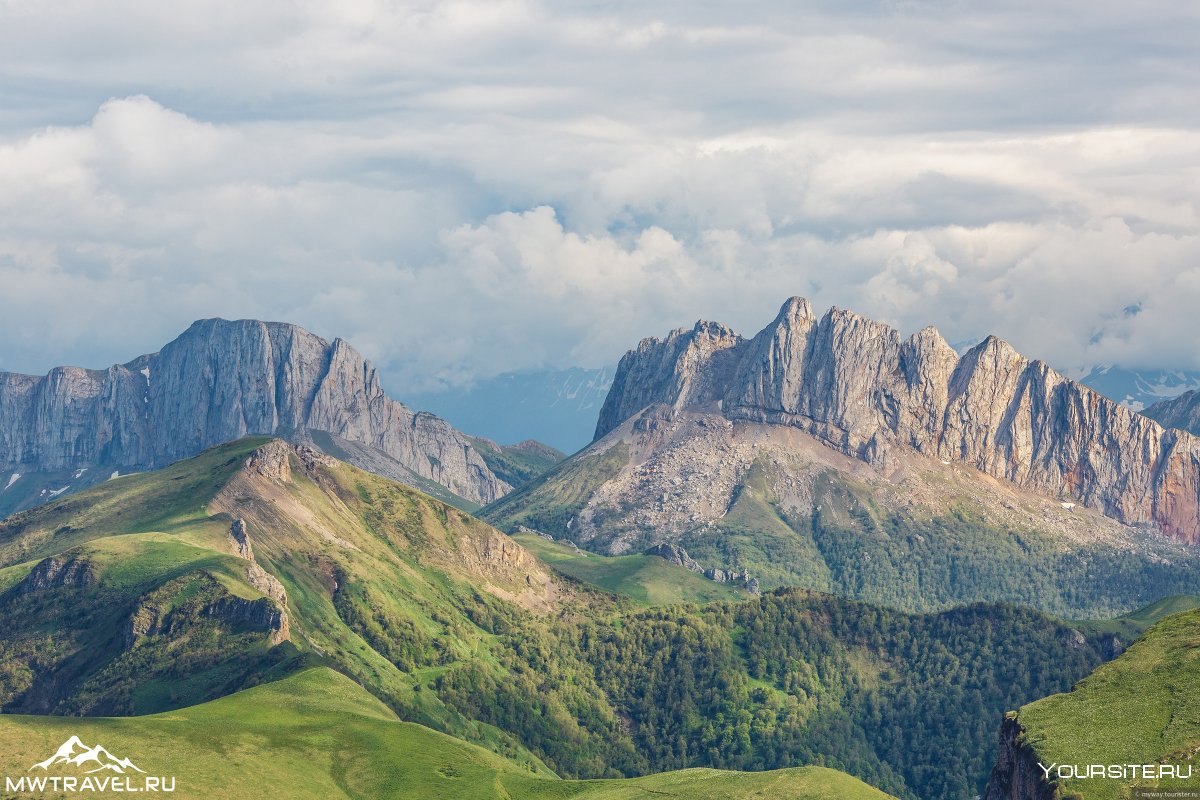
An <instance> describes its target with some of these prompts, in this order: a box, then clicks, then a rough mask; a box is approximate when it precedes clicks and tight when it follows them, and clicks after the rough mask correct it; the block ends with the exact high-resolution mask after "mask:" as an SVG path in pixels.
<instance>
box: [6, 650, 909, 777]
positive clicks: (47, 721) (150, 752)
mask: <svg viewBox="0 0 1200 800" xmlns="http://www.w3.org/2000/svg"><path fill="white" fill-rule="evenodd" d="M72 735H75V736H78V737H80V739H81V740H82V741H83V742H84V743H85V744H87V745H88V746H91V745H94V744H97V743H100V744H103V745H104V747H105V748H106V749H107V750H108V751H110V752H111V753H113V754H114V755H116V756H117V757H119V758H129V759H130V760H132V761H133V762H134V763H135V764H136V765H137V766H138V767H140V768H141V769H144V770H146V771H147V773H148V774H150V775H152V776H156V777H157V776H164V777H173V778H174V779H175V785H176V790H175V792H174V793H172V794H171V796H172V797H178V798H181V800H183V799H185V798H202V799H203V800H239V799H241V798H260V797H272V798H281V799H285V798H286V799H288V800H291V799H292V798H295V800H301V798H314V800H316V799H317V798H320V800H329V798H362V799H363V800H388V799H390V798H397V799H399V798H411V799H412V800H426V799H428V800H436V799H438V798H441V799H443V800H451V799H452V798H461V799H462V800H485V799H486V798H497V800H500V798H503V799H504V800H543V798H544V799H545V800H551V799H552V798H553V799H557V798H578V800H609V799H610V798H612V799H613V800H615V799H616V798H634V797H645V796H648V795H656V794H660V793H670V794H677V795H683V796H687V797H691V798H698V799H699V800H704V798H722V799H723V800H724V799H725V798H730V799H732V800H737V799H738V798H751V797H764V796H768V793H769V796H773V797H794V798H797V800H809V799H810V798H811V800H835V799H836V798H846V799H847V800H860V799H861V800H885V798H886V797H887V795H885V794H883V793H882V792H880V791H878V790H876V789H872V788H871V787H869V786H867V785H865V784H863V783H861V782H860V781H857V780H855V779H854V778H851V777H849V776H847V775H844V774H841V773H838V772H835V771H833V770H828V769H821V768H816V767H814V768H801V769H790V770H780V771H776V772H769V773H759V774H738V773H728V772H718V771H715V770H689V771H687V772H682V773H667V774H662V775H654V776H650V777H646V778H639V779H633V780H608V781H562V780H557V779H554V778H550V777H537V776H534V775H531V774H530V773H529V772H528V770H526V769H524V768H522V767H520V766H518V765H516V764H514V763H513V762H511V761H508V760H506V759H504V758H501V757H499V756H497V755H495V754H494V753H491V752H489V751H487V750H484V749H482V748H479V747H476V746H473V745H469V744H467V743H465V742H462V741H459V740H457V739H453V738H451V737H449V736H445V735H443V734H439V733H437V732H435V731H431V730H429V729H428V728H425V727H422V726H420V725H415V724H412V723H406V722H401V721H400V720H399V719H397V717H396V716H395V714H394V713H392V711H391V710H389V709H388V708H387V706H385V705H384V704H383V703H381V702H380V701H379V700H377V699H376V698H374V697H372V696H371V695H370V694H369V693H367V692H366V691H365V690H363V689H362V687H360V686H358V685H357V684H356V683H354V682H353V681H351V680H349V679H348V678H346V677H345V676H343V675H340V674H338V673H336V672H334V671H332V670H329V669H310V670H307V671H304V672H301V673H299V674H296V675H294V676H292V677H290V678H287V679H285V680H281V681H278V682H275V683H270V684H266V685H263V686H259V687H256V688H253V689H248V690H246V691H243V692H239V693H237V694H234V695H232V696H230V697H226V698H222V699H220V700H216V701H213V702H210V703H206V704H203V705H199V706H193V707H190V708H184V709H179V710H177V711H172V712H170V713H166V714H158V715H152V716H146V717H135V718H127V719H63V718H54V717H28V716H12V715H5V716H0V770H3V772H4V773H5V774H7V775H9V776H13V777H20V776H30V777H38V776H40V775H51V774H63V775H70V774H75V775H78V774H80V773H79V771H78V768H74V767H70V766H61V767H60V766H55V767H52V768H51V771H45V772H43V771H41V770H34V771H32V772H31V771H29V766H30V765H31V764H33V763H35V762H38V761H41V760H43V759H45V758H47V757H48V756H49V755H51V754H53V753H54V752H55V750H56V749H57V747H58V746H59V745H60V744H61V743H62V742H63V741H65V740H66V739H68V738H69V737H70V736H72ZM139 778H140V776H137V775H135V780H137V779H139ZM118 794H119V793H112V794H104V793H100V795H99V796H117V795H118Z"/></svg>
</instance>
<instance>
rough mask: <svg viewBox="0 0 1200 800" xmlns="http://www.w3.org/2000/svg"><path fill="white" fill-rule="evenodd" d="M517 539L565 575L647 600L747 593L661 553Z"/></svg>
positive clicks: (702, 600) (538, 538)
mask: <svg viewBox="0 0 1200 800" xmlns="http://www.w3.org/2000/svg"><path fill="white" fill-rule="evenodd" d="M513 539H515V540H516V541H518V542H520V543H521V546H522V547H524V548H525V549H526V550H528V551H529V552H531V553H533V554H534V555H535V556H537V557H538V558H540V559H541V560H542V561H544V562H545V563H547V564H549V565H550V566H551V567H553V568H554V569H555V570H557V571H558V572H561V573H562V574H563V575H568V576H570V577H572V578H575V579H576V580H580V581H583V582H584V583H588V584H591V585H593V586H596V587H598V588H601V589H604V590H605V591H609V592H612V593H613V594H619V595H624V596H626V597H629V598H632V599H633V600H634V601H636V602H637V603H639V604H641V605H652V606H662V605H672V604H679V603H707V602H710V601H712V600H739V599H743V598H745V597H746V594H745V592H743V591H741V590H740V589H738V588H737V587H735V586H732V585H730V584H725V583H715V582H713V581H710V580H708V579H707V578H705V577H703V576H701V575H697V574H696V573H694V572H691V571H690V570H687V569H684V568H683V567H681V566H679V565H677V564H672V563H670V562H668V561H666V560H664V559H661V558H659V557H658V556H643V555H638V556H602V555H597V554H596V553H589V552H587V551H585V550H580V549H578V548H576V547H572V546H571V545H569V544H564V543H562V542H552V541H549V540H547V539H544V538H542V537H541V536H537V535H535V534H529V533H522V534H517V535H516V536H514V537H513Z"/></svg>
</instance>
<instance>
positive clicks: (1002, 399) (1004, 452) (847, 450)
mask: <svg viewBox="0 0 1200 800" xmlns="http://www.w3.org/2000/svg"><path fill="white" fill-rule="evenodd" d="M652 410H653V413H654V414H660V415H661V414H662V413H663V412H664V411H665V412H666V413H667V414H677V413H679V412H683V411H688V410H690V411H708V412H716V413H718V414H719V415H720V416H721V417H724V418H725V419H726V420H729V421H731V422H755V423H765V424H768V425H772V426H786V427H788V428H794V429H798V430H800V431H803V432H804V433H806V434H809V435H811V436H812V437H815V438H816V439H817V440H819V441H820V442H822V443H823V444H825V445H827V446H829V447H831V448H834V449H835V450H838V451H840V452H841V453H844V454H846V455H848V456H851V457H852V458H855V459H858V460H861V461H864V462H867V463H869V464H871V465H874V466H877V467H879V468H881V469H884V470H886V469H887V468H888V466H889V464H891V463H894V462H895V461H896V460H897V459H902V458H904V457H905V454H906V453H912V452H915V453H918V454H922V455H925V456H929V457H931V458H934V459H940V460H942V461H944V462H946V463H948V464H958V465H963V466H966V467H970V468H973V469H975V470H978V471H980V472H982V473H984V474H986V475H989V476H992V477H994V478H999V479H1002V480H1004V481H1007V482H1009V483H1011V484H1014V485H1015V486H1017V487H1020V488H1022V489H1027V490H1031V491H1034V492H1037V493H1040V494H1042V495H1048V496H1050V497H1053V498H1055V499H1059V500H1062V501H1063V502H1065V503H1069V504H1071V505H1074V504H1076V503H1078V504H1079V505H1081V506H1086V507H1088V508H1090V509H1094V510H1097V511H1099V512H1101V513H1102V514H1104V515H1106V516H1108V517H1111V518H1113V519H1115V520H1117V521H1119V522H1121V523H1124V524H1127V525H1145V526H1153V527H1155V528H1157V529H1158V530H1160V531H1162V532H1164V533H1166V534H1168V535H1169V536H1171V537H1173V538H1175V539H1178V540H1180V541H1184V542H1188V543H1196V542H1198V541H1200V439H1197V438H1196V437H1195V436H1192V435H1190V434H1188V433H1186V432H1183V431H1179V430H1172V429H1166V428H1164V427H1163V426H1162V425H1160V424H1158V423H1157V422H1155V421H1153V420H1151V419H1148V418H1147V417H1145V416H1142V415H1139V414H1137V413H1135V412H1133V411H1131V410H1130V409H1128V408H1125V407H1123V406H1121V405H1119V404H1118V403H1116V402H1113V401H1112V400H1109V399H1108V398H1106V397H1104V396H1102V395H1100V394H1099V393H1097V392H1095V391H1093V390H1091V389H1089V388H1087V387H1086V386H1083V385H1082V384H1079V383H1076V382H1074V381H1071V380H1069V379H1067V378H1065V377H1063V376H1062V375H1060V374H1059V373H1057V372H1055V371H1054V370H1053V369H1051V368H1050V367H1049V366H1048V365H1047V364H1045V363H1044V362H1042V361H1038V360H1030V359H1028V358H1025V357H1024V356H1022V355H1021V354H1020V353H1018V352H1016V351H1015V350H1014V349H1013V348H1012V347H1011V346H1010V345H1009V344H1007V343H1006V342H1004V341H1001V340H1000V339H998V338H996V337H994V336H993V337H988V338H987V339H985V340H984V341H982V342H980V343H979V344H978V345H976V346H975V347H973V348H971V349H970V350H969V351H968V352H966V353H965V354H963V355H961V356H960V355H959V354H958V353H957V352H956V351H955V350H954V349H953V348H952V347H951V346H950V345H949V344H947V343H946V341H945V340H944V339H943V338H942V337H941V335H940V334H939V333H938V332H937V330H935V329H934V328H925V329H924V330H922V331H920V332H918V333H915V334H913V335H912V336H909V337H907V338H906V337H903V336H902V335H901V334H900V332H899V331H898V330H896V329H895V328H892V327H890V326H888V325H885V324H883V323H880V322H876V321H874V320H870V319H867V318H865V317H862V316H859V315H857V314H854V313H852V312H850V311H845V310H842V309H838V308H833V309H830V310H829V311H828V312H827V313H826V314H825V315H824V316H822V317H819V318H818V317H817V316H816V315H815V314H814V313H813V308H812V305H811V304H810V303H809V302H808V301H807V300H805V299H803V298H792V299H790V300H788V301H787V302H786V303H785V304H784V305H783V308H782V309H781V310H780V312H779V315H778V316H777V317H776V318H775V320H774V321H773V322H771V324H769V325H768V326H767V327H766V328H764V329H763V330H762V331H760V332H759V333H758V334H757V335H756V336H754V337H753V338H751V339H746V338H744V337H742V336H740V335H738V334H737V333H735V332H734V331H732V330H730V329H729V328H727V327H725V326H723V325H719V324H715V323H711V322H699V323H697V324H696V326H695V327H694V328H692V329H690V330H687V329H680V330H676V331H673V332H672V333H671V334H669V335H668V336H667V337H666V338H665V339H657V338H651V339H645V340H643V341H642V342H641V343H640V344H639V345H638V347H637V348H636V349H635V350H632V351H630V352H629V353H627V354H626V355H625V357H624V358H622V359H621V363H620V366H619V368H618V371H617V375H616V378H615V380H614V382H613V387H612V390H611V392H610V393H609V395H608V398H607V399H606V401H605V403H604V407H603V409H602V410H601V413H600V419H599V422H598V425H597V428H596V439H597V440H600V439H603V438H604V437H605V436H606V435H609V434H610V433H612V432H613V431H615V430H616V429H617V428H618V427H619V426H620V425H622V424H623V423H624V422H626V421H627V420H629V419H631V418H634V417H638V416H643V417H644V416H645V415H647V414H648V413H651V411H652Z"/></svg>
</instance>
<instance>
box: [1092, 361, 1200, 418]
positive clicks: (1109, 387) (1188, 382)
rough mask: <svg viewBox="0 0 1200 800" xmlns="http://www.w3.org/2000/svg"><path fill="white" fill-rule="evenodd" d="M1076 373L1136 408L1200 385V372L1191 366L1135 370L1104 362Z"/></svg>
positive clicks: (1117, 399)
mask: <svg viewBox="0 0 1200 800" xmlns="http://www.w3.org/2000/svg"><path fill="white" fill-rule="evenodd" d="M1075 373H1076V374H1075V376H1074V377H1075V380H1077V381H1079V382H1080V383H1082V384H1083V385H1085V386H1089V387H1091V388H1092V389H1095V390H1096V391H1097V392H1100V394H1102V395H1104V396H1105V397H1108V398H1110V399H1112V400H1116V401H1117V402H1118V403H1120V404H1121V405H1123V406H1126V407H1127V408H1130V409H1132V410H1134V411H1142V410H1144V409H1146V408H1149V407H1150V406H1152V405H1154V404H1155V403H1159V402H1162V401H1163V400H1169V399H1171V398H1173V397H1178V396H1179V395H1181V394H1183V393H1184V392H1186V391H1189V390H1191V389H1200V372H1196V371H1189V370H1172V369H1146V370H1134V369H1126V368H1125V367H1117V366H1103V365H1100V366H1094V367H1085V368H1083V369H1081V370H1076V371H1075Z"/></svg>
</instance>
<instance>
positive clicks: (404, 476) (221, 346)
mask: <svg viewBox="0 0 1200 800" xmlns="http://www.w3.org/2000/svg"><path fill="white" fill-rule="evenodd" d="M252 434H264V435H281V436H286V437H288V438H289V439H292V440H293V441H303V442H307V443H309V444H311V445H314V446H316V447H318V448H321V449H324V450H328V451H330V452H333V453H336V454H337V455H338V456H339V457H341V458H344V459H346V460H348V461H351V462H354V463H357V464H361V465H362V466H363V467H364V468H367V469H370V470H372V471H374V472H378V473H380V474H384V475H388V476H390V477H392V478H395V479H397V480H400V481H404V482H406V483H409V484H411V485H414V486H419V487H421V488H423V489H425V490H426V491H430V492H432V493H434V494H437V495H439V496H442V497H443V498H444V499H453V498H459V499H460V500H462V501H465V502H466V503H467V504H472V505H478V504H482V503H488V502H491V501H493V500H495V499H497V498H498V497H500V496H501V495H503V494H505V493H506V492H508V491H509V490H510V489H511V486H510V485H509V484H508V483H507V482H505V481H504V480H502V479H501V478H499V477H497V475H496V474H495V472H493V471H492V469H491V468H490V467H489V465H488V462H487V460H486V459H485V458H484V457H483V456H482V455H481V454H480V453H479V452H478V451H477V450H476V449H475V447H474V446H473V445H472V443H471V442H470V441H469V440H468V439H467V438H466V437H465V436H464V435H463V434H461V433H460V432H459V431H457V430H455V429H454V428H453V427H451V426H450V425H449V424H448V423H447V422H445V421H444V420H442V419H440V418H438V417H436V416H434V415H432V414H428V413H420V412H413V411H412V410H410V409H409V408H408V407H407V406H405V405H404V404H402V403H400V402H397V401H395V400H393V399H391V398H390V397H388V396H387V395H386V394H385V393H384V391H383V389H382V387H381V386H380V383H379V376H378V373H377V371H376V369H375V367H374V366H373V365H372V364H371V363H370V362H369V361H367V360H366V359H364V358H363V357H362V355H360V354H359V353H358V352H357V351H356V350H355V349H354V348H353V347H351V346H350V345H349V344H348V343H347V342H345V341H344V340H342V339H334V340H333V342H328V341H326V340H324V339H322V338H320V337H318V336H315V335H314V334H312V333H309V332H308V331H306V330H304V329H303V328H299V327H297V326H295V325H288V324H284V323H276V322H260V321H257V320H238V321H233V322H230V321H226V320H221V319H208V320H201V321H199V322H196V323H195V324H193V325H192V326H191V327H190V328H188V329H187V330H186V331H185V332H184V333H183V334H182V335H181V336H179V337H178V338H177V339H175V340H174V341H172V342H170V343H169V344H167V345H166V346H164V347H163V348H162V350H160V351H159V352H157V353H152V354H150V355H143V356H140V357H138V358H136V359H134V360H133V361H130V362H128V363H126V364H120V365H114V366H112V367H109V368H107V369H104V370H90V369H82V368H79V367H57V368H55V369H53V370H51V371H50V372H49V373H48V374H47V375H45V376H41V377H35V376H30V375H19V374H13V373H0V474H2V475H3V477H2V478H0V480H3V481H5V482H6V485H5V486H4V487H3V490H2V491H0V514H6V513H11V512H12V511H14V510H18V509H20V508H23V507H28V506H30V505H35V504H37V503H39V502H45V501H46V500H49V499H52V498H54V497H56V496H58V495H60V494H62V493H64V492H70V491H77V490H78V489H81V488H85V487H87V486H89V485H94V484H96V483H98V482H100V481H103V480H107V479H108V478H110V477H112V476H115V475H118V474H127V473H129V472H140V471H143V470H147V469H155V468H158V467H162V466H165V465H167V464H169V463H172V462H174V461H177V460H179V459H181V458H186V457H188V456H192V455H195V454H196V453H199V452H200V451H201V450H204V449H205V448H208V447H212V446H213V445H216V444H220V443H222V442H227V441H232V440H234V439H238V438H240V437H242V436H246V435H252Z"/></svg>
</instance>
